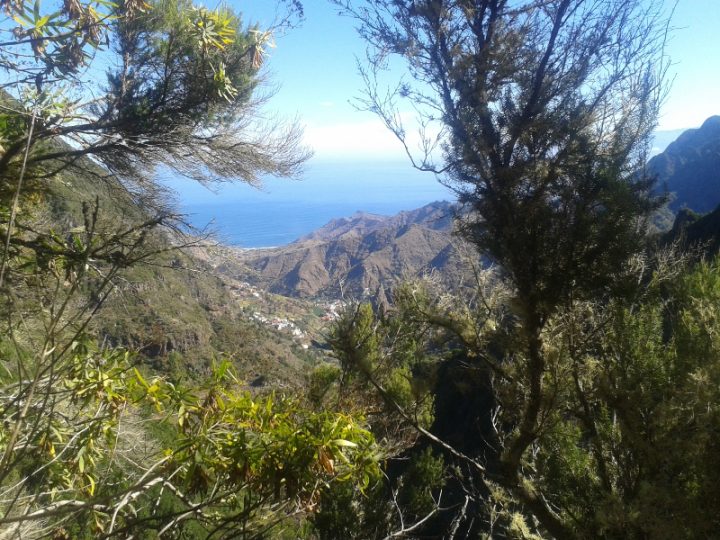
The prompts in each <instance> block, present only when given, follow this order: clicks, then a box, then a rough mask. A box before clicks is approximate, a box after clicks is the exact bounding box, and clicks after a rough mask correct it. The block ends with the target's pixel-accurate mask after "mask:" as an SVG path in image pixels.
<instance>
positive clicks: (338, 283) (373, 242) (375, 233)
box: [225, 202, 467, 303]
mask: <svg viewBox="0 0 720 540" xmlns="http://www.w3.org/2000/svg"><path fill="white" fill-rule="evenodd" d="M453 212H454V206H453V205H451V204H450V203H448V202H436V203H432V204H429V205H427V206H424V207H422V208H419V209H417V210H413V211H410V212H401V213H400V214H397V215H395V216H391V217H385V216H377V215H372V214H365V213H357V214H354V215H353V216H351V217H349V218H342V219H335V220H332V221H331V222H329V223H328V224H327V225H325V226H324V227H322V228H320V229H318V230H316V231H314V232H313V233H311V234H309V235H308V236H305V237H303V238H301V239H299V240H298V241H296V242H294V243H292V244H290V245H288V246H285V247H281V248H274V249H267V250H253V251H245V252H242V253H240V254H239V256H238V257H239V260H240V261H241V262H242V263H243V264H244V265H245V266H246V269H245V270H242V269H240V267H236V268H234V269H233V268H230V267H226V268H225V271H227V272H230V273H239V274H240V275H242V277H243V278H244V279H248V280H249V281H252V282H253V283H255V284H256V285H258V286H261V287H264V288H267V289H268V290H270V291H271V292H274V293H278V294H284V295H289V296H298V297H305V298H309V297H327V298H339V297H342V296H344V297H355V298H357V297H362V296H367V295H369V296H373V297H377V299H378V301H379V302H381V303H383V302H385V301H387V299H388V295H389V294H390V292H391V290H392V288H393V287H394V286H395V285H396V284H397V283H398V282H400V281H401V280H403V279H406V278H409V277H413V276H417V275H420V274H423V273H426V272H439V273H440V274H441V275H442V276H443V278H444V279H447V280H449V281H452V280H457V279H459V277H460V276H461V275H462V274H463V272H464V271H465V269H466V267H467V262H466V260H465V259H464V256H463V255H462V254H461V252H462V253H464V248H465V246H464V244H463V243H462V242H461V241H460V240H459V239H457V238H455V237H453V235H452V216H453Z"/></svg>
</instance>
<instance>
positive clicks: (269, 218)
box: [164, 162, 454, 248]
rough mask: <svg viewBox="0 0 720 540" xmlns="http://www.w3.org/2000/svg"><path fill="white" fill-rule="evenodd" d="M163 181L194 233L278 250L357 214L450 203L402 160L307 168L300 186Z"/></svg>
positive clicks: (430, 178)
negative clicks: (203, 232) (213, 186)
mask: <svg viewBox="0 0 720 540" xmlns="http://www.w3.org/2000/svg"><path fill="white" fill-rule="evenodd" d="M164 183H165V184H166V185H168V186H170V187H171V188H173V189H174V190H175V191H176V193H177V202H178V205H179V207H180V209H181V211H182V212H183V213H184V214H186V215H187V217H188V220H189V222H190V223H191V224H192V225H193V226H194V227H196V228H198V229H205V228H209V229H210V230H212V231H213V232H214V234H215V236H216V238H217V239H218V240H220V241H221V242H223V243H225V244H229V245H233V246H238V247H244V248H260V247H272V246H282V245H286V244H289V243H291V242H293V241H294V240H297V239H298V238H300V237H301V236H304V235H306V234H308V233H310V232H312V231H313V230H315V229H317V228H319V227H322V226H323V225H325V224H326V223H327V222H328V221H330V220H331V219H335V218H341V217H347V216H350V215H352V214H353V213H355V212H358V211H362V212H369V213H373V214H381V215H393V214H396V213H398V212H400V211H402V210H413V209H415V208H419V207H421V206H423V205H425V204H428V203H431V202H433V201H440V200H454V195H453V193H452V192H451V191H450V190H449V189H447V188H446V187H444V186H442V185H441V184H440V183H439V182H438V181H437V180H436V178H435V176H434V175H433V174H430V173H423V172H420V171H417V170H415V169H413V168H412V167H411V166H410V164H408V163H404V162H403V163H399V162H355V163H350V162H320V163H313V162H311V163H310V164H309V165H308V166H307V167H306V171H305V174H304V175H303V178H302V179H301V180H287V179H277V178H268V179H266V180H265V181H264V184H263V187H262V188H261V189H257V188H254V187H251V186H248V185H244V184H224V185H222V186H220V188H219V189H218V190H217V191H216V192H212V191H210V190H208V189H206V188H203V187H202V186H199V185H198V184H195V183H192V182H189V181H186V180H179V179H165V180H164Z"/></svg>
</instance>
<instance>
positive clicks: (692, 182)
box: [648, 116, 720, 213]
mask: <svg viewBox="0 0 720 540" xmlns="http://www.w3.org/2000/svg"><path fill="white" fill-rule="evenodd" d="M648 169H649V170H650V172H651V173H653V174H655V175H657V179H658V184H657V188H658V190H660V191H662V190H665V189H667V191H668V192H669V193H670V194H671V195H672V197H673V200H672V201H671V203H670V208H671V209H672V210H674V211H677V210H679V209H680V208H683V207H688V208H691V209H692V210H695V211H696V212H701V213H705V212H711V211H712V210H714V209H715V207H717V206H718V204H720V116H712V117H710V118H708V119H707V120H706V121H705V122H704V123H703V125H702V126H701V127H700V128H698V129H689V130H687V131H685V132H684V133H683V134H682V135H680V136H679V137H678V138H677V140H676V141H675V142H673V143H671V144H670V145H669V146H668V147H667V149H666V150H665V151H664V152H663V153H661V154H658V155H657V156H655V157H653V158H652V159H651V160H650V161H649V162H648Z"/></svg>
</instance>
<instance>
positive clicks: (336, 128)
mask: <svg viewBox="0 0 720 540" xmlns="http://www.w3.org/2000/svg"><path fill="white" fill-rule="evenodd" d="M402 116H403V121H404V124H405V130H406V132H407V144H408V147H409V148H410V150H411V151H412V152H413V153H414V154H415V155H417V156H418V157H420V154H421V152H420V136H419V134H418V132H417V123H416V122H415V121H414V119H413V118H412V117H411V116H410V115H409V114H408V115H402ZM305 142H306V143H307V144H309V145H310V146H311V147H312V148H313V149H314V150H315V155H316V157H319V158H336V157H358V158H369V157H372V158H382V159H395V158H397V159H406V157H407V156H406V154H405V150H404V148H403V145H402V143H401V142H400V141H399V140H398V139H397V138H396V137H395V135H394V134H393V133H392V132H391V131H390V130H389V129H388V128H387V127H385V124H383V122H382V121H381V120H380V119H370V120H363V121H358V122H338V123H332V124H315V125H313V124H310V125H308V126H307V127H306V128H305Z"/></svg>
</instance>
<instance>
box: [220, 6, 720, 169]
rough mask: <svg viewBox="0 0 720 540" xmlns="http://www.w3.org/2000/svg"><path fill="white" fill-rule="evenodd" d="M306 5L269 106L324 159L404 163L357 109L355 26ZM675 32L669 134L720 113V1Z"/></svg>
mask: <svg viewBox="0 0 720 540" xmlns="http://www.w3.org/2000/svg"><path fill="white" fill-rule="evenodd" d="M649 1H655V0H649ZM665 1H666V2H667V4H668V5H670V4H671V3H673V2H674V0H665ZM232 5H233V6H234V7H235V8H236V9H238V10H239V11H241V12H243V13H244V14H245V17H246V19H247V20H250V21H256V22H259V23H260V25H261V26H262V25H267V24H268V23H270V22H271V21H272V19H273V16H274V14H275V8H274V5H275V4H274V2H273V0H254V1H250V0H234V1H233V2H232ZM304 6H305V15H306V17H305V21H304V22H303V24H302V26H301V27H300V28H297V29H294V30H292V31H290V32H288V33H286V34H285V35H282V36H278V37H277V39H276V45H277V46H276V47H275V48H274V49H270V58H269V61H268V67H269V71H270V73H269V74H270V79H271V80H272V81H273V82H274V83H275V84H278V85H280V88H279V90H278V92H277V94H276V95H275V96H274V97H273V99H272V100H271V101H270V103H269V107H270V108H271V109H273V110H276V111H278V112H279V113H280V114H282V115H284V116H288V117H294V116H298V117H299V119H300V121H301V122H302V123H303V124H304V125H305V136H306V140H307V142H308V144H310V145H311V146H312V147H313V148H314V149H315V152H316V159H317V160H332V159H348V158H350V159H367V158H370V157H372V158H373V159H382V158H387V159H401V158H402V156H403V153H402V150H401V148H400V147H399V144H398V143H397V141H396V140H395V139H394V138H393V137H392V135H391V134H389V133H388V132H387V130H386V129H385V128H384V127H383V126H382V125H381V124H380V122H379V120H377V119H376V118H375V117H374V116H373V115H372V114H370V113H366V112H358V111H356V110H355V109H354V108H353V107H352V105H351V104H350V103H349V102H350V100H351V99H352V98H353V97H356V96H358V95H359V93H360V89H361V88H362V81H361V79H360V77H359V75H358V73H357V66H356V61H355V57H356V56H359V57H362V56H363V53H364V50H365V45H364V43H363V42H362V41H361V40H360V38H359V37H358V36H357V34H356V32H355V30H354V27H353V23H352V21H350V20H349V19H347V18H343V17H339V16H338V15H337V13H336V11H337V10H336V9H335V8H334V7H333V6H332V5H331V4H330V3H329V2H328V1H326V0H305V1H304ZM673 27H674V29H673V32H672V35H671V39H670V41H669V43H668V47H667V54H668V55H669V56H670V58H671V60H672V62H673V65H672V67H671V69H670V76H671V77H672V78H673V81H674V82H673V85H672V89H671V92H670V95H669V96H668V100H667V102H666V103H665V106H664V107H663V109H662V114H661V117H660V125H659V129H661V130H675V129H680V128H690V127H697V126H698V125H700V124H701V123H702V122H703V120H705V119H706V118H707V117H709V116H711V115H713V114H720V69H718V67H720V0H679V3H678V5H677V8H676V10H675V16H674V19H673Z"/></svg>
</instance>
